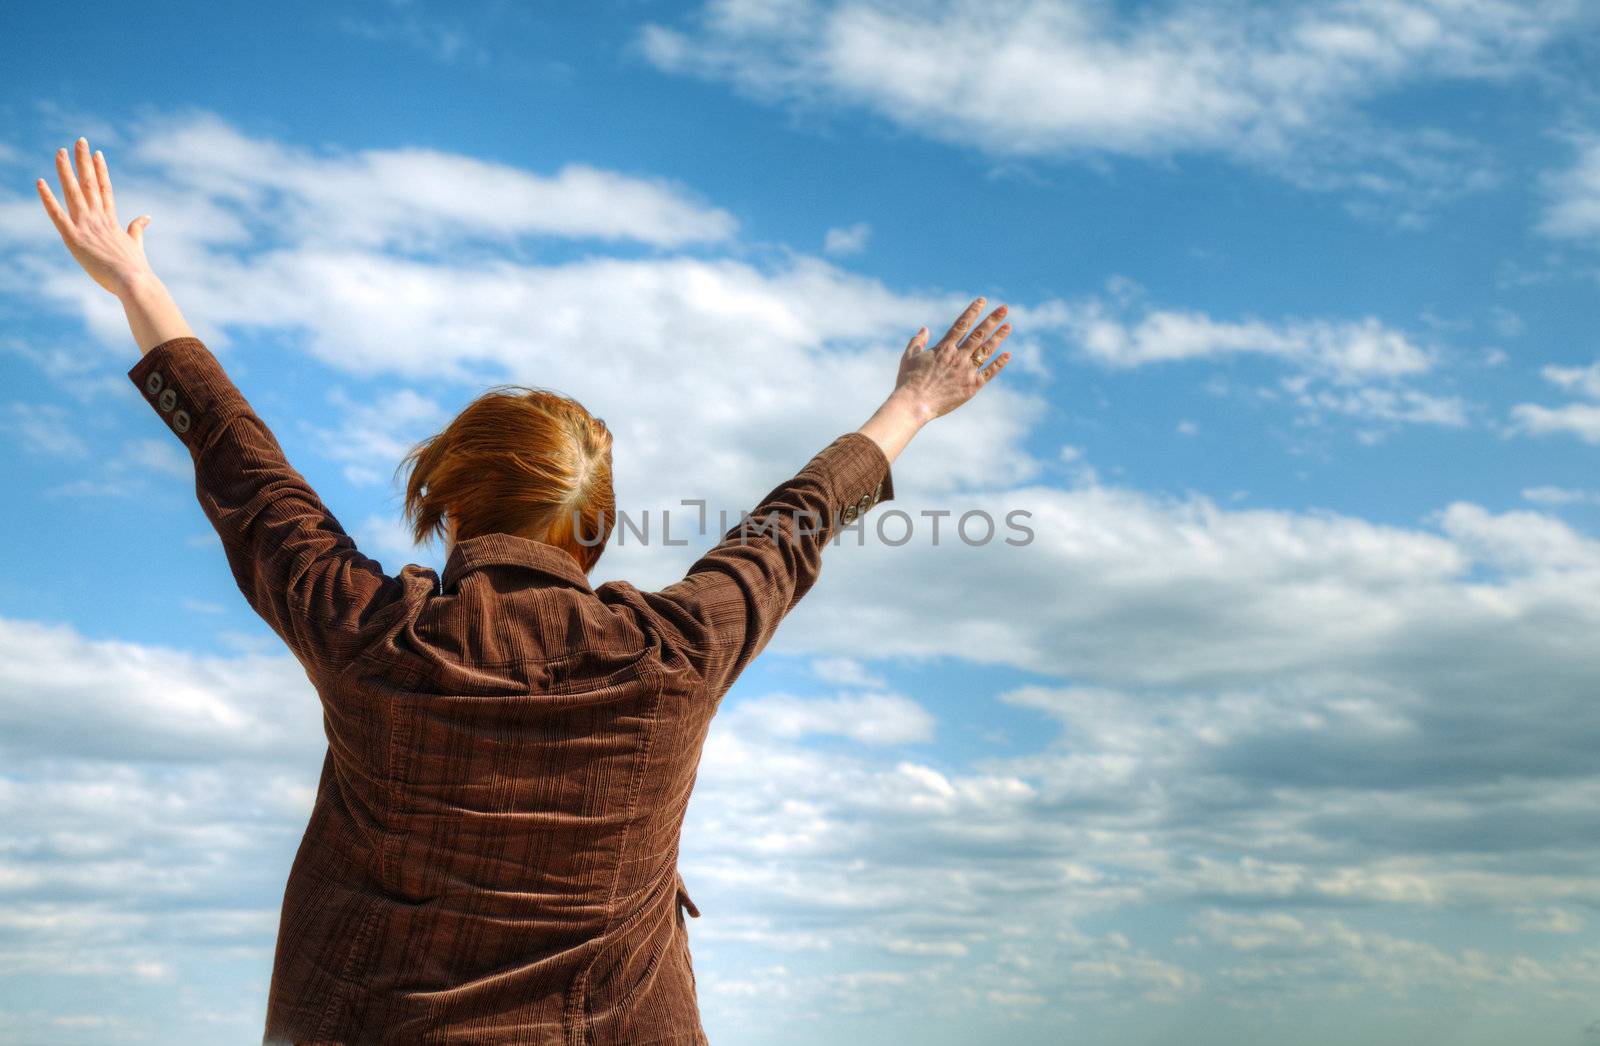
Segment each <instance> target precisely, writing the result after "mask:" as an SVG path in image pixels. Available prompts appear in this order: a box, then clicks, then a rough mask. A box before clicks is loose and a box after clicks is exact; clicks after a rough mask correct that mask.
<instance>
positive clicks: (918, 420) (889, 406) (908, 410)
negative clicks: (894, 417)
mask: <svg viewBox="0 0 1600 1046" xmlns="http://www.w3.org/2000/svg"><path fill="white" fill-rule="evenodd" d="M883 407H884V409H885V410H887V411H890V412H891V413H894V414H899V415H901V416H903V417H904V418H906V419H907V420H908V421H910V422H911V423H912V424H914V425H915V426H916V427H917V428H919V429H920V428H922V426H924V425H926V424H927V423H928V422H930V421H932V420H933V419H934V411H933V407H932V406H930V405H929V404H927V403H925V402H923V401H922V400H921V399H920V398H918V397H917V396H914V395H912V394H910V393H909V392H906V391H904V390H903V389H895V390H894V391H893V392H891V393H890V394H889V398H888V399H887V400H885V401H884V404H883Z"/></svg>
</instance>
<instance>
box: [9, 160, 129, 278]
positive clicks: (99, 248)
mask: <svg viewBox="0 0 1600 1046" xmlns="http://www.w3.org/2000/svg"><path fill="white" fill-rule="evenodd" d="M77 152H78V172H79V173H78V174H76V175H74V174H73V170H72V163H71V162H70V161H69V160H68V159H67V151H66V150H65V149H61V150H58V151H57V152H56V173H57V174H58V175H59V176H60V178H61V191H62V193H63V194H64V195H65V196H66V198H67V210H66V211H63V210H62V209H61V205H60V204H59V203H57V202H56V198H55V197H54V196H53V195H51V193H50V187H49V186H48V185H46V184H45V181H44V179H43V178H40V179H39V181H38V183H37V188H38V190H39V196H40V197H41V198H42V199H43V200H44V209H45V212H46V213H47V214H49V215H50V220H51V221H53V222H55V224H56V230H57V231H58V232H60V233H61V239H62V240H63V241H64V242H65V243H66V245H67V250H69V251H71V252H72V256H73V257H74V258H76V259H78V264H79V265H82V266H83V271H84V272H87V273H88V274H89V275H90V276H91V277H92V278H93V279H94V282H96V283H98V284H99V285H100V286H102V287H104V288H105V289H106V290H108V291H110V292H111V293H112V294H116V295H118V296H120V295H121V294H122V293H123V291H124V290H126V289H127V288H128V287H129V286H130V285H131V284H132V283H134V282H136V281H137V280H138V279H139V278H140V277H142V276H145V275H153V273H151V269H150V262H149V261H148V260H147V259H146V258H145V256H144V230H145V226H147V225H149V224H150V216H149V215H148V214H143V215H140V216H139V217H137V218H135V219H134V220H133V221H131V222H129V223H128V227H127V229H123V228H122V223H121V222H120V221H118V219H117V205H116V200H115V198H114V197H113V196H112V195H111V172H110V170H108V169H107V168H106V158H105V156H104V154H102V153H98V152H96V153H95V154H94V155H93V156H92V157H91V156H90V153H89V140H88V139H87V138H79V139H78V142H77Z"/></svg>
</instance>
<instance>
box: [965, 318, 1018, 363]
mask: <svg viewBox="0 0 1600 1046" xmlns="http://www.w3.org/2000/svg"><path fill="white" fill-rule="evenodd" d="M1010 334H1011V324H1009V323H1007V324H1006V325H1004V326H1003V327H1001V328H1000V329H999V330H997V331H995V332H994V333H993V334H991V335H989V337H988V338H986V339H985V340H984V341H982V342H980V343H979V344H978V347H977V348H976V349H973V350H972V362H973V363H982V362H983V361H984V360H986V359H988V358H989V357H990V356H991V355H993V354H994V350H995V349H998V348H999V347H1000V343H1001V342H1003V341H1005V340H1006V338H1007V337H1008V336H1009V335H1010Z"/></svg>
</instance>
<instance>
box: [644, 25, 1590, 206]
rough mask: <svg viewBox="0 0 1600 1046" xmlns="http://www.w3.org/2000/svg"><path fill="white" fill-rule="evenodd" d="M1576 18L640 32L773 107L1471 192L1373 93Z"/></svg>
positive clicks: (658, 59)
mask: <svg viewBox="0 0 1600 1046" xmlns="http://www.w3.org/2000/svg"><path fill="white" fill-rule="evenodd" d="M1578 10H1579V6H1578V4H1577V3H1575V2H1574V0H1540V2H1535V3H1510V2H1505V0H1467V2H1446V0H1351V2H1346V3H1340V4H1313V3H1295V4H1292V5H1272V6H1268V7H1260V8H1252V7H1249V6H1245V5H1236V4H1228V5H1216V6H1199V5H1162V6H1159V7H1143V8H1140V9H1138V10H1136V11H1134V12H1119V11H1118V10H1117V9H1115V8H1114V7H1112V6H1110V5H1105V4H1098V3H1090V2H1086V0H1068V2H1064V3H1042V2H1035V0H1008V2H1006V3H1001V4H998V5H997V4H993V3H977V2H975V0H956V2H945V0H919V2H915V3H911V4H890V3H883V2H877V0H838V2H825V0H786V2H785V3H783V4H776V5H774V4H756V3H744V2H730V0H722V2H713V3H706V4H704V5H703V6H702V7H701V8H700V9H699V10H698V12H697V13H696V15H695V16H694V17H693V18H692V19H691V20H690V24H689V25H688V26H687V27H684V28H674V27H670V26H667V25H662V24H650V25H647V26H645V27H644V29H643V30H642V31H641V33H640V35H639V39H638V43H639V46H640V48H641V50H642V52H643V53H644V54H645V55H646V56H647V57H648V59H649V60H650V61H652V62H654V63H655V64H656V65H657V66H658V67H659V68H661V69H663V70H665V71H670V72H675V73H683V74H685V75H691V76H697V77H704V78H709V79H717V80H726V81H729V82H731V83H733V84H734V85H736V86H737V87H738V88H739V89H741V90H743V91H746V92H748V93H749V94H751V95H752V96H754V97H757V98H761V99H764V100H768V101H784V102H789V103H793V104H797V105H800V106H804V107H808V108H812V109H820V108H824V107H834V106H838V107H849V108H859V109H865V110H868V111H870V112H873V113H876V114H878V115H879V116H881V117H883V118H885V119H887V120H890V121H892V122H894V123H896V124H899V125H901V126H904V127H908V128H911V129H914V130H916V131H918V132H920V133H922V134H925V135H927V136H929V137H930V138H933V139H936V140H940V141H945V142H949V143H951V144H954V145H958V146H972V147H975V148H977V149H980V150H982V151H983V152H985V153H986V154H988V155H990V156H994V157H1028V156H1046V155H1058V156H1059V155H1066V156H1071V155H1074V154H1079V153H1085V152H1094V153H1110V154H1122V155H1131V156H1142V157H1157V156H1169V155H1173V154H1179V153H1186V152H1203V153H1218V154H1222V155H1226V156H1230V157H1233V158H1236V159H1239V160H1242V161H1245V162H1247V163H1251V164H1259V165H1265V166H1267V167H1270V168H1272V169H1274V170H1278V171H1280V172H1281V173H1284V174H1286V175H1287V176H1289V177H1291V178H1293V179H1295V180H1297V181H1299V182H1301V183H1303V184H1307V185H1316V186H1321V187H1329V188H1340V189H1345V190H1351V191H1354V192H1357V193H1363V194H1371V195H1377V196H1385V195H1394V194H1396V193H1405V192H1418V191H1421V192H1425V193H1440V192H1446V193H1447V192H1451V191H1456V190H1458V189H1460V188H1464V187H1470V186H1471V185H1472V184H1473V183H1476V184H1477V185H1478V186H1480V187H1481V186H1482V185H1483V184H1484V172H1483V170H1482V169H1481V163H1482V157H1481V156H1480V155H1478V153H1477V152H1476V151H1475V150H1474V149H1473V148H1472V147H1471V146H1470V145H1468V144H1467V143H1464V142H1462V141H1460V140H1457V139H1454V138H1452V137H1451V136H1449V135H1446V134H1444V133H1442V132H1440V131H1438V130H1437V129H1433V128H1427V127H1418V128H1396V129H1389V128H1386V127H1384V126H1383V125H1382V124H1381V123H1378V122H1376V121H1373V120H1370V119H1367V118H1366V117H1364V115H1363V106H1364V105H1365V104H1366V103H1368V102H1370V101H1373V100H1375V99H1379V98H1382V97H1383V96H1385V95H1387V94H1389V93H1391V92H1394V91H1397V90H1400V89H1403V88H1405V87H1407V86H1410V85H1415V84H1426V83H1432V82H1437V81H1441V80H1458V79H1496V78H1503V77H1507V76H1511V75H1515V74H1517V73H1519V72H1526V71H1528V70H1529V67H1530V64H1531V62H1532V60H1533V58H1534V56H1535V55H1537V53H1538V51H1539V49H1540V48H1541V46H1542V45H1543V44H1544V43H1545V42H1546V41H1548V40H1549V39H1550V38H1551V37H1552V36H1553V35H1555V34H1557V33H1559V32H1560V31H1561V30H1562V28H1563V26H1564V25H1565V24H1567V23H1569V22H1570V21H1571V20H1572V19H1573V18H1574V16H1575V15H1576V14H1577V12H1578ZM952 46H956V47H959V48H961V56H960V57H959V58H956V57H954V56H953V55H952V53H951V48H952ZM937 69H943V70H946V72H945V73H944V74H942V75H931V74H930V70H937ZM1452 182H1453V183H1455V184H1454V185H1453V186H1452V185H1451V184H1449V183H1452Z"/></svg>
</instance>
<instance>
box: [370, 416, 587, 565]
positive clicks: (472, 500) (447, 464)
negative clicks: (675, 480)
mask: <svg viewBox="0 0 1600 1046" xmlns="http://www.w3.org/2000/svg"><path fill="white" fill-rule="evenodd" d="M408 465H409V466H410V467H411V475H410V477H409V479H408V480H407V482H406V501H405V518H406V521H407V525H408V526H409V528H410V530H411V533H412V538H413V540H414V541H416V543H417V544H419V545H420V544H422V543H423V542H425V541H426V540H428V538H429V537H430V536H437V537H439V538H441V539H444V538H447V537H448V536H449V535H450V533H451V526H452V524H453V526H454V539H455V540H456V541H465V540H466V539H468V538H472V537H477V536H478V535H480V534H515V535H518V536H521V537H528V538H534V539H537V540H540V541H544V542H546V543H548V544H551V545H555V546H556V547H558V548H562V549H565V550H566V551H567V552H569V553H571V554H572V557H573V558H574V559H575V560H577V562H578V565H579V566H580V567H581V568H582V569H583V571H584V572H585V573H588V571H589V570H591V569H592V568H593V567H594V564H595V562H596V561H597V560H599V558H600V553H601V552H602V551H603V550H604V549H605V544H606V539H607V538H609V537H610V535H611V528H612V526H613V525H614V522H615V514H616V513H615V504H616V499H615V494H614V493H613V491H612V487H611V432H610V430H608V429H607V428H606V425H605V422H604V421H602V420H601V419H599V418H596V417H593V416H592V415H590V413H589V412H588V411H587V410H585V409H584V408H583V405H582V404H580V403H579V402H578V401H577V400H574V399H572V398H571V397H569V396H565V395H562V394H561V393H559V392H553V391H550V390H548V389H539V388H528V387H527V386H522V385H497V386H495V387H493V388H491V389H489V390H488V391H487V392H485V393H484V394H483V395H481V396H479V397H478V398H477V399H476V400H473V401H472V402H471V403H470V404H468V405H467V407H466V409H464V410H462V411H461V413H460V414H458V415H457V416H456V418H455V420H453V421H452V422H451V423H450V424H449V426H447V427H446V428H445V429H444V431H443V432H440V433H438V434H437V435H434V436H431V437H429V438H428V439H425V440H423V441H422V442H421V443H419V444H417V445H416V446H415V447H413V448H412V449H411V450H410V451H409V452H408V453H407V454H406V456H405V458H404V459H403V460H402V461H401V463H400V466H399V467H400V469H404V468H406V467H407V466H408Z"/></svg>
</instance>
